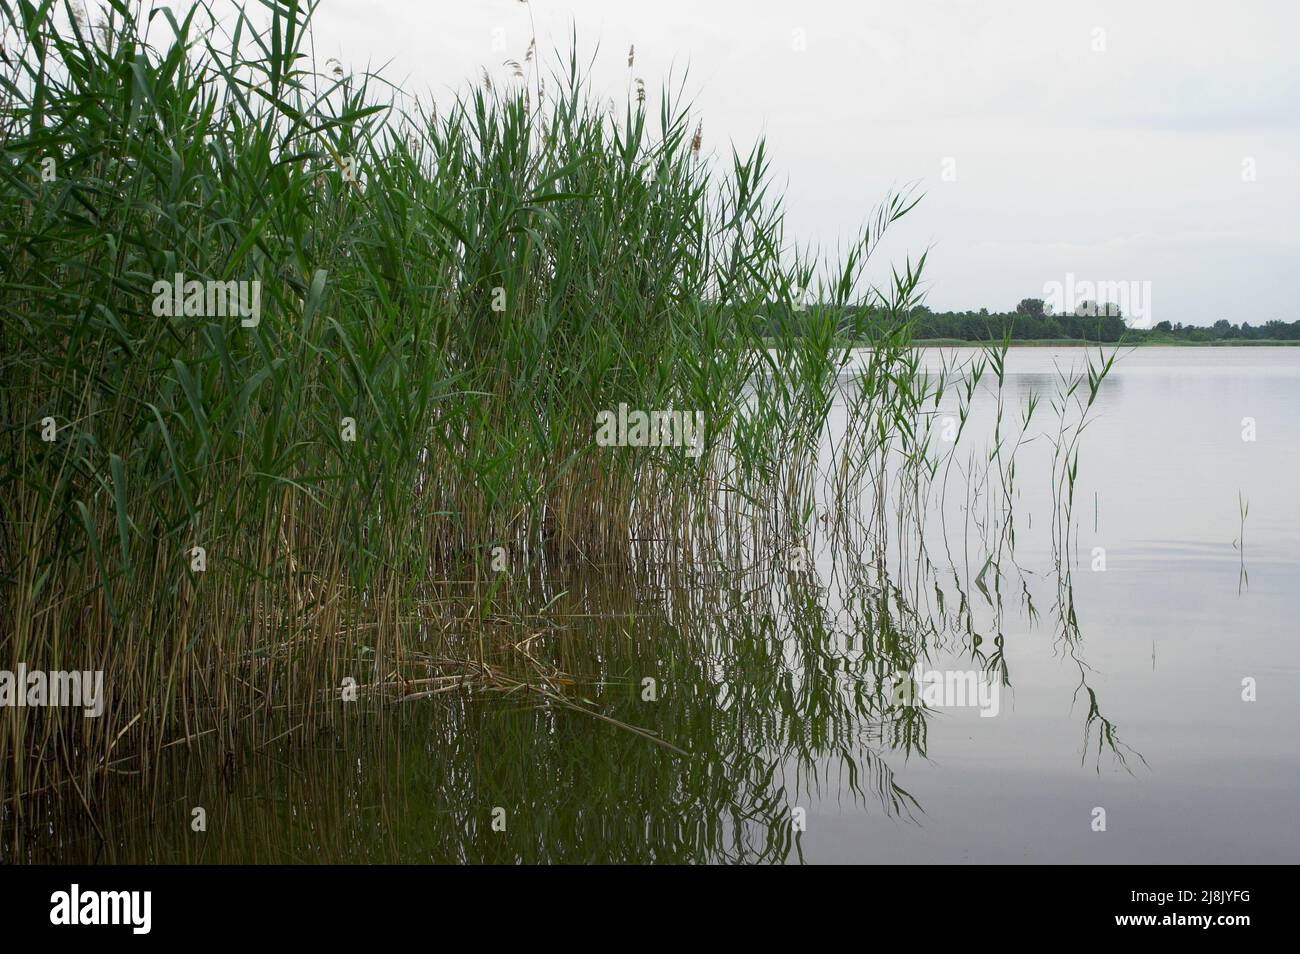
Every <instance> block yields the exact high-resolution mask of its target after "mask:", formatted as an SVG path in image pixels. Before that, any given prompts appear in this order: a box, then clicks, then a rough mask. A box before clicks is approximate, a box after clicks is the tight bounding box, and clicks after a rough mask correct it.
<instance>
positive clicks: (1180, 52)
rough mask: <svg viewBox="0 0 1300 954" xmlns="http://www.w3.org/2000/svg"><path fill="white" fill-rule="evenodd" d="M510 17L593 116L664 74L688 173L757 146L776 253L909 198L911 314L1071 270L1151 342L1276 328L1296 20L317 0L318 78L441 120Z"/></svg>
mask: <svg viewBox="0 0 1300 954" xmlns="http://www.w3.org/2000/svg"><path fill="white" fill-rule="evenodd" d="M530 11H531V14H532V19H533V21H534V22H535V24H536V30H537V38H538V45H539V47H540V48H541V49H542V50H543V51H547V50H552V49H555V48H567V47H568V45H569V37H570V34H571V31H572V30H573V29H575V28H576V30H577V35H578V42H579V48H580V51H581V52H582V53H583V54H584V55H586V56H587V57H589V58H590V57H591V56H594V57H595V81H596V85H597V87H598V88H600V90H601V92H602V93H608V94H610V95H613V96H615V97H616V98H619V99H621V98H622V97H623V96H625V90H626V88H627V83H628V70H627V52H628V47H629V46H630V45H631V44H635V45H636V64H635V67H634V69H633V71H632V72H633V74H634V75H635V76H638V77H641V78H643V79H644V80H645V81H646V85H647V87H648V88H649V89H650V90H652V91H653V90H655V89H657V88H658V87H659V86H660V85H661V84H662V82H663V81H664V79H665V78H666V77H668V76H669V75H670V74H673V75H676V76H678V77H680V76H681V74H682V72H683V71H684V70H685V69H687V68H689V76H688V79H687V89H688V90H689V91H690V92H692V93H693V94H694V99H695V102H696V103H697V108H698V112H699V114H700V115H701V116H702V117H703V120H704V131H705V149H706V151H714V152H715V153H718V154H725V152H726V150H727V149H728V148H729V143H731V142H735V143H737V144H738V145H745V146H748V144H750V143H752V142H753V140H754V139H755V138H756V137H758V136H765V137H766V139H767V141H768V144H769V148H770V152H771V156H772V166H773V169H774V171H775V172H776V173H777V175H778V176H779V180H780V181H781V182H782V183H784V184H785V187H786V193H787V209H788V222H789V224H790V226H791V228H792V229H793V231H794V233H795V234H796V236H797V237H798V238H799V239H800V240H801V241H809V242H814V243H819V244H821V245H822V246H823V247H826V248H834V246H835V245H836V243H837V241H840V240H842V239H844V238H845V237H847V236H848V235H850V234H851V233H853V232H855V231H856V229H857V227H858V226H859V225H860V224H861V223H862V221H864V220H865V218H866V217H867V215H868V213H869V212H870V210H871V208H872V206H873V205H874V204H875V203H876V202H878V201H879V200H880V198H881V197H882V196H883V195H884V194H885V192H886V191H887V190H888V189H889V188H891V187H898V186H903V185H906V184H908V183H912V182H916V183H918V184H919V185H920V187H921V188H922V189H923V190H924V191H925V193H926V198H925V199H924V200H923V201H922V203H921V204H920V206H918V207H917V209H916V210H915V211H914V212H913V213H912V214H911V216H910V221H909V222H908V223H907V224H906V228H900V230H899V231H898V232H897V233H895V234H894V235H893V236H892V238H891V240H890V241H889V242H888V243H887V245H886V246H885V247H884V248H883V249H882V254H887V255H890V256H892V257H894V258H897V259H901V257H902V256H903V255H905V254H906V253H907V252H913V253H915V252H917V251H920V250H923V249H924V248H926V247H927V246H929V247H932V251H931V255H930V262H929V265H928V267H927V274H928V279H929V282H928V284H929V296H928V300H927V301H928V304H930V305H931V307H933V308H935V309H940V310H943V309H949V308H952V309H967V308H969V309H978V308H980V307H987V308H989V309H991V310H994V309H996V310H1002V309H1008V308H1010V307H1012V306H1014V305H1015V303H1016V302H1018V301H1019V300H1020V299H1021V298H1024V297H1042V296H1043V293H1044V288H1045V285H1046V284H1047V283H1049V282H1053V281H1055V282H1061V283H1064V282H1065V281H1066V276H1067V274H1068V273H1073V275H1074V276H1075V280H1076V281H1111V282H1115V281H1121V282H1150V286H1149V287H1150V320H1151V321H1153V322H1154V321H1161V320H1169V321H1173V322H1177V321H1182V322H1185V323H1195V324H1209V323H1212V322H1213V321H1215V320H1216V319H1219V318H1228V319H1229V320H1232V321H1242V320H1245V321H1250V322H1251V323H1252V324H1255V323H1260V322H1263V321H1265V320H1268V319H1271V318H1281V319H1284V320H1287V321H1293V320H1296V319H1300V305H1298V304H1297V295H1296V293H1295V284H1296V277H1297V275H1300V268H1298V267H1297V266H1298V265H1300V241H1298V239H1297V228H1298V226H1297V223H1300V54H1298V53H1297V52H1296V42H1297V39H1296V38H1297V36H1300V29H1298V28H1300V3H1296V2H1295V0H1287V2H1254V0H1244V2H1241V3H1237V4H1224V3H1212V2H1200V0H1195V2H1189V0H1142V2H1140V3H1139V2H1134V0H1124V2H1097V0H1090V2H1082V0H1079V2H1065V3H1062V2H1048V0H1024V2H1021V0H988V2H982V0H890V2H861V0H844V2H832V0H803V2H798V3H792V2H788V0H787V2H761V0H743V2H742V0H725V2H722V0H644V2H641V3H624V2H613V0H531V3H528V4H524V3H520V2H518V0H478V2H475V0H457V2H447V0H323V2H322V3H321V4H320V8H319V12H318V14H317V20H316V42H317V47H316V52H317V58H318V60H320V61H323V60H324V59H325V58H327V57H330V56H334V57H338V58H339V59H340V60H341V61H342V62H343V63H344V64H345V65H346V66H347V67H348V68H349V69H351V70H356V71H360V70H363V69H365V68H366V67H367V66H378V65H380V64H383V63H388V64H389V66H388V68H387V69H386V70H385V74H386V75H388V76H391V77H392V78H393V79H395V80H402V81H405V84H406V85H407V87H408V88H410V89H423V90H426V91H428V92H429V93H430V94H432V95H433V96H434V97H435V98H437V97H445V96H448V95H449V93H450V91H451V90H453V89H456V88H458V87H461V86H463V84H464V83H465V82H466V81H467V80H472V79H473V78H474V77H477V76H478V75H479V74H480V71H481V69H482V68H483V67H486V68H487V69H488V70H489V71H490V72H491V73H492V74H493V75H494V76H495V77H501V78H504V77H505V76H506V75H507V74H508V71H507V69H506V68H505V67H504V66H503V65H502V62H503V61H504V60H506V59H516V60H522V59H523V57H524V52H525V50H526V48H527V45H528V42H529V39H530V37H531V35H532V33H531V28H530V18H529V13H530ZM502 31H503V32H502ZM502 42H504V46H505V49H504V50H502V49H499V47H500V46H501V44H502ZM947 160H951V162H947ZM945 169H946V170H948V171H949V175H948V177H947V178H945V176H944V172H945ZM1252 175H1253V178H1252Z"/></svg>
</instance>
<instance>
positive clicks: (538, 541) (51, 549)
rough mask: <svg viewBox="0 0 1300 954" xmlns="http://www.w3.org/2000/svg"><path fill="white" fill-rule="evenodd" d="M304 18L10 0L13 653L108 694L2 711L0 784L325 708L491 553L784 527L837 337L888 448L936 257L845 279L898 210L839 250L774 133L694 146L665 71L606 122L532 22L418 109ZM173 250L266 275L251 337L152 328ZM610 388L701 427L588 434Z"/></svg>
mask: <svg viewBox="0 0 1300 954" xmlns="http://www.w3.org/2000/svg"><path fill="white" fill-rule="evenodd" d="M309 14H310V11H309V10H308V9H305V8H304V7H302V6H301V5H300V4H299V3H297V2H291V0H283V2H269V0H268V2H266V3H265V4H264V8H254V9H251V10H246V9H242V8H241V9H237V10H236V11H235V12H234V13H233V14H232V15H231V16H229V17H226V18H225V19H224V20H223V21H221V25H217V26H214V25H213V23H214V22H216V21H217V20H218V19H220V18H218V17H216V16H215V15H214V11H213V10H211V9H210V8H209V7H208V5H206V4H197V5H195V6H193V7H191V8H190V10H189V12H188V14H187V15H186V16H185V17H184V19H177V17H176V15H175V14H173V12H172V11H171V10H170V9H168V8H166V7H157V8H154V9H149V10H146V11H144V12H143V13H141V12H139V11H134V10H132V9H130V8H129V7H128V5H127V4H126V3H125V2H123V0H110V3H109V17H108V20H107V21H106V22H105V23H103V24H93V25H91V24H86V23H84V22H81V21H79V19H78V17H77V15H76V14H75V12H74V11H73V10H72V9H71V8H70V7H64V8H62V9H60V8H59V7H57V6H56V5H55V4H54V3H53V2H50V0H46V2H42V3H37V2H34V0H0V16H2V18H3V21H2V23H0V30H2V31H3V43H4V58H3V63H2V64H0V68H2V69H3V78H2V79H0V84H2V92H0V181H2V183H3V185H2V186H0V235H2V239H3V240H2V241H0V295H2V296H3V310H2V312H0V341H2V342H3V347H2V349H0V354H2V355H3V357H2V358H0V361H2V372H0V380H2V381H3V385H2V387H0V425H2V430H0V511H2V512H3V520H2V521H0V620H2V624H3V626H2V629H0V633H2V634H3V635H2V636H0V664H3V665H12V664H14V663H17V662H24V663H26V664H27V665H28V666H29V667H30V668H32V669H46V670H51V669H83V670H84V669H91V670H95V669H99V670H104V671H105V673H106V676H105V680H106V685H107V687H108V706H107V711H106V713H105V715H104V716H103V718H100V719H86V718H83V717H82V716H81V713H80V712H79V711H78V710H76V709H72V710H67V711H59V710H36V709H17V708H4V709H0V766H3V767H2V768H0V794H3V795H4V797H5V800H6V802H7V803H8V804H9V805H10V809H11V810H18V811H20V810H21V808H22V798H23V797H24V796H26V795H29V794H32V793H35V792H40V791H57V792H60V793H62V794H61V796H60V797H64V796H66V797H67V798H69V799H73V800H79V801H81V802H84V803H89V802H90V800H91V799H92V798H93V795H94V792H95V791H96V790H97V789H98V788H99V787H100V786H101V785H102V784H103V783H104V779H105V778H106V777H107V776H108V775H110V774H111V773H113V772H131V773H139V778H140V779H141V780H142V784H147V783H148V781H149V779H150V778H151V770H152V769H151V767H152V766H155V765H156V764H157V762H158V760H159V759H160V758H162V757H163V756H164V754H165V751H166V750H167V749H168V748H169V747H172V746H175V745H178V744H183V743H185V742H186V741H188V740H193V739H196V738H200V737H207V736H212V735H215V736H217V737H218V738H220V739H226V740H228V745H229V747H230V748H231V749H232V750H233V749H234V748H235V747H236V741H235V740H236V738H237V735H238V733H241V732H244V731H245V730H248V731H251V732H253V733H254V735H256V734H257V733H258V732H260V731H267V732H269V731H270V730H269V729H267V730H262V729H260V728H259V727H260V726H262V725H263V724H268V723H267V722H266V720H265V719H264V716H265V715H266V714H268V713H270V712H273V711H276V712H279V711H292V712H294V713H296V714H300V715H301V720H300V721H304V722H306V721H311V720H320V719H327V718H329V717H330V715H331V713H332V712H334V711H335V710H336V709H337V687H338V685H339V680H340V679H341V678H342V677H343V676H346V675H352V676H355V677H357V678H358V679H359V680H360V681H361V682H363V683H364V682H366V681H367V677H371V678H382V677H383V676H384V675H385V674H387V673H388V672H390V671H391V669H392V668H393V660H394V659H395V658H396V657H397V656H398V655H400V653H401V648H402V642H403V640H404V639H406V638H408V637H409V635H410V633H411V627H410V626H409V625H407V624H408V623H409V619H408V618H407V617H406V616H405V613H406V607H408V606H410V605H411V601H412V600H413V599H416V598H418V597H419V596H420V595H421V593H422V592H423V591H424V588H425V587H426V586H427V585H428V584H429V583H430V582H431V581H436V580H440V579H448V578H453V577H455V578H464V577H466V576H467V575H468V576H469V577H472V578H479V577H487V576H488V575H489V574H490V572H491V571H490V569H489V559H491V558H493V557H496V558H498V559H499V558H500V557H501V556H502V555H503V554H504V559H505V560H506V564H507V566H508V567H509V569H510V570H511V571H516V570H518V569H520V568H522V567H524V566H526V565H532V566H536V565H538V564H539V563H540V564H544V565H545V566H547V567H549V568H552V569H554V568H557V567H564V566H584V567H587V566H591V565H597V566H601V565H609V564H629V563H632V562H635V561H636V560H638V559H643V558H644V556H645V547H646V545H647V542H654V543H655V544H656V545H658V546H660V547H666V548H669V549H672V550H676V552H679V553H691V554H696V553H698V552H699V549H700V547H701V546H704V545H708V546H718V545H725V544H719V541H720V540H725V539H727V538H728V537H729V535H731V534H736V533H750V534H755V533H769V532H770V533H772V534H774V536H773V537H772V539H771V541H769V542H770V543H771V545H773V546H776V545H779V544H781V543H783V542H784V537H785V535H786V534H785V531H783V530H781V529H780V526H781V525H780V523H779V522H778V524H777V529H776V530H763V531H759V530H756V529H754V528H753V525H752V524H753V521H752V517H753V516H754V514H756V513H761V512H768V511H770V510H771V508H772V505H773V502H774V501H778V500H779V501H783V503H782V505H781V506H782V507H783V508H785V509H787V510H788V511H789V512H790V513H791V514H793V515H794V518H792V519H793V523H797V522H798V519H800V518H803V517H806V515H807V508H808V506H809V503H808V502H809V501H810V500H811V496H810V489H809V486H808V484H809V480H808V475H809V473H810V467H811V466H812V461H813V460H814V459H815V457H816V453H817V444H818V440H819V435H820V434H821V432H822V429H823V426H824V424H825V421H826V418H827V415H828V413H829V410H830V406H831V403H832V398H833V396H834V395H835V393H836V391H837V388H838V386H839V385H838V382H839V379H840V376H841V375H842V374H844V372H845V369H846V366H847V365H848V361H849V356H850V349H849V345H850V343H851V342H855V341H861V340H862V339H863V338H864V337H865V338H867V339H868V340H871V341H873V342H874V343H875V344H876V346H877V347H876V350H875V352H874V355H873V358H872V363H871V366H870V367H869V368H868V369H867V370H865V371H863V372H861V373H860V374H859V375H858V380H857V383H856V384H855V389H854V395H855V398H854V400H855V401H856V405H855V413H854V417H853V420H854V428H855V431H854V433H855V434H856V435H857V437H856V438H855V439H854V440H853V441H850V442H848V443H847V444H846V447H848V446H849V445H852V446H854V447H857V448H858V450H856V451H853V452H852V453H854V454H855V455H856V457H855V459H857V460H861V459H862V457H863V454H864V453H865V451H864V450H862V449H863V448H866V449H867V450H870V451H871V452H873V453H874V452H882V448H885V447H887V446H888V445H891V444H892V443H894V442H895V441H898V440H901V441H902V446H903V449H904V452H905V453H907V452H908V448H909V446H910V445H909V444H908V439H907V429H908V428H910V427H911V426H912V424H911V423H910V422H911V421H912V420H913V418H914V416H915V410H916V408H917V407H918V406H919V404H920V402H921V401H922V400H924V398H925V394H923V393H917V392H914V391H912V390H910V386H909V385H907V384H906V383H904V382H906V381H910V379H911V375H910V373H909V369H908V365H907V360H908V359H907V354H908V351H907V344H908V342H907V333H906V327H905V324H904V323H903V322H902V319H901V316H902V314H903V312H904V311H905V310H906V309H907V308H908V307H910V305H911V304H912V303H913V301H914V299H915V292H916V287H917V283H918V280H919V274H920V273H919V269H917V268H913V267H912V265H911V264H910V263H909V265H908V267H907V268H906V269H905V270H904V271H903V272H901V273H898V274H896V275H895V276H894V282H893V284H892V286H891V287H889V288H888V289H886V290H885V291H883V292H874V291H868V292H864V290H863V280H862V272H863V268H864V265H865V263H866V261H867V259H868V258H869V257H870V255H871V253H872V251H873V250H874V248H875V246H876V243H877V242H878V241H879V238H880V235H881V233H882V232H883V231H884V230H885V229H886V228H887V227H888V226H889V224H890V223H891V222H893V221H895V220H896V219H897V218H899V217H900V216H901V215H903V214H905V213H906V212H907V210H908V209H909V208H910V207H911V204H912V202H911V200H910V199H907V198H905V197H894V198H891V199H888V200H887V201H886V202H885V204H884V205H883V206H882V207H881V209H880V211H879V213H878V215H877V216H876V218H874V219H873V220H871V222H870V224H869V227H868V228H866V229H865V230H864V233H863V235H862V236H861V238H860V240H859V241H857V242H856V243H855V244H854V245H853V246H852V247H851V248H850V249H848V250H847V252H846V254H845V255H844V257H843V261H842V262H837V263H835V264H834V265H833V266H828V265H826V264H824V263H821V262H819V261H817V260H816V258H815V257H814V256H812V255H810V254H809V253H808V252H806V251H802V250H800V249H798V248H797V247H795V246H794V245H793V243H792V242H790V241H789V240H788V239H787V238H786V236H785V234H784V229H783V224H782V214H781V206H780V198H779V196H777V195H776V194H774V193H773V191H772V189H771V188H770V186H769V182H768V158H767V155H766V152H765V150H764V148H763V146H762V145H761V144H759V145H757V146H756V147H754V148H753V149H752V150H749V151H742V152H731V153H730V155H726V154H725V153H721V154H720V153H719V152H718V151H717V150H712V149H709V148H707V144H706V143H704V142H703V141H702V139H701V134H700V131H699V130H700V127H699V125H698V119H697V117H694V116H693V115H692V114H691V111H690V107H689V104H688V103H686V102H683V101H681V100H680V99H678V98H676V97H675V96H674V95H672V94H671V93H670V92H669V91H667V90H665V91H664V92H663V93H662V94H661V95H660V96H659V97H658V98H657V102H656V98H655V97H653V96H651V97H644V96H643V95H642V93H641V91H640V89H641V84H640V83H639V82H638V84H637V89H638V92H637V94H636V95H634V96H631V97H629V101H628V102H627V103H626V104H625V105H624V106H623V107H622V108H621V109H620V110H617V111H614V110H606V109H604V108H602V107H601V106H599V105H597V102H598V97H596V96H595V95H594V94H593V93H592V92H591V91H590V90H589V89H588V88H587V85H586V80H585V78H584V74H583V71H582V70H581V69H580V67H579V65H578V61H577V58H576V54H571V55H569V56H568V58H567V59H566V58H563V57H557V60H556V65H554V66H553V67H550V68H543V67H542V66H541V65H540V64H539V63H538V62H537V59H536V58H535V57H533V56H532V55H531V52H532V48H530V55H529V56H528V57H527V58H526V63H525V64H520V65H519V67H518V70H517V73H518V75H517V76H512V77H508V78H507V79H505V80H504V81H503V82H496V83H493V82H492V81H491V79H490V77H489V78H487V79H486V81H485V83H483V84H481V85H478V86H477V87H474V88H467V89H466V90H465V91H464V92H463V93H462V94H461V95H460V96H459V97H458V98H456V100H455V101H454V102H451V103H449V104H440V105H439V106H437V107H436V108H435V106H434V105H433V104H432V103H417V102H415V101H412V100H409V99H407V98H406V97H404V96H403V95H401V93H400V91H395V90H394V89H393V88H391V87H390V86H388V85H387V84H386V83H385V82H384V81H383V80H382V78H380V77H377V76H373V75H364V76H355V75H351V74H348V73H345V72H344V71H343V70H342V69H341V68H340V67H334V68H324V67H322V68H318V67H317V64H316V63H314V62H313V61H312V59H311V58H310V57H308V56H307V55H306V54H305V53H304V51H305V50H308V49H310V46H309V38H310V33H309V19H310V17H309ZM629 88H631V86H629ZM176 273H183V274H184V276H185V278H186V279H187V280H193V279H198V280H220V281H227V280H238V281H252V280H257V281H260V283H261V320H260V323H259V324H257V325H256V326H255V327H245V326H243V325H242V324H241V322H240V321H239V319H238V318H228V317H212V316H205V315H190V316H184V315H182V316H176V317H158V316H156V315H155V314H154V313H153V310H152V303H153V301H154V290H153V288H154V283H155V282H157V281H159V280H160V279H165V280H170V279H171V277H172V276H174V275H175V274H176ZM799 296H803V297H802V298H800V297H799ZM796 299H798V300H799V301H800V302H802V301H803V300H805V299H806V300H810V301H811V302H812V303H811V304H809V305H807V307H806V308H802V306H801V305H799V306H797V305H796ZM801 308H802V310H800V309H801ZM882 313H883V314H884V315H886V316H887V317H888V318H889V321H887V322H885V323H884V324H881V325H869V323H868V315H869V314H873V315H875V316H877V319H878V317H879V315H881V314H882ZM774 316H775V317H774ZM621 402H622V403H627V404H628V405H629V406H630V407H633V408H642V409H647V410H649V409H661V408H677V409H685V410H689V411H697V410H698V411H702V412H703V413H704V420H705V422H706V430H705V435H706V447H705V451H704V453H703V454H702V455H701V456H699V457H698V458H694V457H691V456H688V455H687V454H685V453H684V452H683V451H682V449H681V448H659V449H654V448H607V447H600V446H597V445H596V443H595V441H594V440H593V436H594V433H595V425H594V422H595V416H596V414H597V412H599V411H601V410H607V409H614V408H617V407H618V405H619V404H620V403H621ZM51 419H52V422H53V428H54V430H55V435H54V439H53V440H45V439H43V437H46V436H49V435H48V430H49V426H50V421H51ZM345 419H351V420H352V421H353V422H355V438H356V439H355V440H349V439H348V437H349V433H348V431H347V430H346V427H347V425H346V423H345ZM43 432H44V433H43ZM900 435H901V436H900ZM845 453H846V454H847V453H850V451H849V450H846V451H845ZM848 461H849V459H848V458H847V457H846V458H845V468H846V471H847V470H848V469H849V468H848ZM854 469H855V470H856V469H857V468H856V467H855V468H854ZM747 520H748V521H749V523H748V524H747V523H746V521H747ZM742 525H744V527H748V529H744V527H742ZM764 540H765V541H766V538H764ZM195 548H202V550H203V552H204V555H205V558H206V565H205V566H204V567H203V568H202V569H201V570H199V569H196V566H198V565H199V564H198V563H197V562H196V551H195ZM496 548H501V549H499V550H498V549H496ZM209 741H211V740H210V739H209Z"/></svg>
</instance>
